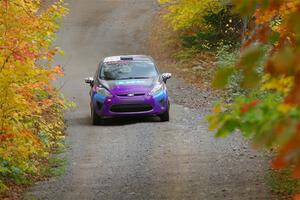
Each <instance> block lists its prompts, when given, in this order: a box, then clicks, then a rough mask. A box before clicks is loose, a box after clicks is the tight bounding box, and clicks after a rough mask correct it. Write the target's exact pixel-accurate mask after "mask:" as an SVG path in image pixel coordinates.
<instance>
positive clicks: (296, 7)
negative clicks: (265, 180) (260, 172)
mask: <svg viewBox="0 0 300 200" xmlns="http://www.w3.org/2000/svg"><path fill="white" fill-rule="evenodd" d="M232 3H233V4H234V6H235V10H236V12H238V13H240V14H241V15H243V16H244V17H246V18H248V19H250V23H251V26H250V30H248V34H247V38H245V42H244V43H243V45H242V47H241V55H240V56H239V59H238V60H237V61H236V64H235V65H234V66H226V67H224V68H222V69H220V70H219V71H218V72H217V74H216V77H215V81H214V85H215V86H216V87H218V88H224V87H226V85H227V84H228V82H229V80H230V78H231V76H232V75H233V73H234V72H236V71H239V72H241V73H242V74H243V78H242V80H241V82H240V85H241V86H242V87H244V88H246V89H247V90H248V91H250V92H249V93H247V94H246V95H243V96H239V97H238V98H236V99H235V100H234V101H233V102H232V103H231V104H229V105H224V104H221V103H218V104H217V105H216V107H217V108H215V109H214V110H215V113H214V114H213V115H211V116H210V117H209V121H210V125H211V129H217V130H218V131H217V136H220V137H221V136H226V135H228V134H230V133H232V132H233V131H235V130H240V131H241V133H242V134H243V135H244V136H246V137H248V138H251V139H253V141H254V144H255V146H258V147H263V148H265V147H267V148H272V149H276V152H278V154H277V156H276V157H275V158H274V160H273V163H272V165H273V167H274V168H275V169H282V168H284V167H288V166H291V167H293V168H294V173H293V175H294V177H295V178H300V92H299V91H300V23H299V19H300V1H299V0H232Z"/></svg>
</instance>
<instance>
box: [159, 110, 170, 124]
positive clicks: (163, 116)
mask: <svg viewBox="0 0 300 200" xmlns="http://www.w3.org/2000/svg"><path fill="white" fill-rule="evenodd" d="M159 117H160V121H161V122H168V121H170V115H169V109H168V110H167V111H166V112H164V113H163V114H161V115H159Z"/></svg>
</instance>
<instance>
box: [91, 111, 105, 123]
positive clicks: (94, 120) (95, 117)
mask: <svg viewBox="0 0 300 200" xmlns="http://www.w3.org/2000/svg"><path fill="white" fill-rule="evenodd" d="M91 117H92V124H93V125H104V119H102V118H101V117H100V116H99V115H97V113H96V112H95V110H94V108H92V109H91Z"/></svg>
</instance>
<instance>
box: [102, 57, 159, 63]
mask: <svg viewBox="0 0 300 200" xmlns="http://www.w3.org/2000/svg"><path fill="white" fill-rule="evenodd" d="M122 60H133V61H151V62H153V59H152V58H151V57H150V56H146V55H119V56H109V57H106V58H104V60H103V62H117V61H122Z"/></svg>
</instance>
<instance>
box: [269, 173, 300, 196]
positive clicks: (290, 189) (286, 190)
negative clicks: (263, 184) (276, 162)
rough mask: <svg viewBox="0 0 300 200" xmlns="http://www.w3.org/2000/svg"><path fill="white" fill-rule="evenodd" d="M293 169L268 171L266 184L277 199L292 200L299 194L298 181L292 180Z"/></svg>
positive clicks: (299, 184)
mask: <svg viewBox="0 0 300 200" xmlns="http://www.w3.org/2000/svg"><path fill="white" fill-rule="evenodd" d="M292 172H293V168H287V169H283V170H272V169H270V170H269V172H268V174H267V178H266V180H267V184H268V186H269V187H270V189H271V192H272V193H273V194H274V195H275V196H276V197H277V198H278V199H292V197H293V195H295V194H297V193H299V192H300V180H297V179H293V178H292V177H291V174H292Z"/></svg>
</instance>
